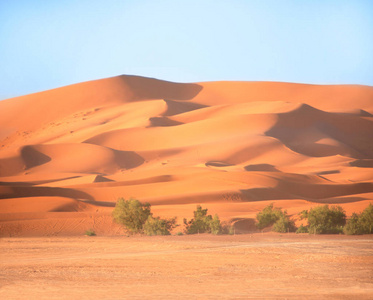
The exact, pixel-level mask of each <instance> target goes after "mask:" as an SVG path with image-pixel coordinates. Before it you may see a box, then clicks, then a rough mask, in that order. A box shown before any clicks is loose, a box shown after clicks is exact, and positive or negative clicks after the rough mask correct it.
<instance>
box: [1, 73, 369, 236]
mask: <svg viewBox="0 0 373 300" xmlns="http://www.w3.org/2000/svg"><path fill="white" fill-rule="evenodd" d="M372 114H373V87H369V86H358V85H307V84H295V83H280V82H203V83H173V82H167V81H162V80H157V79H152V78H145V77H139V76H127V75H123V76H118V77H113V78H107V79H102V80H95V81H90V82H84V83H80V84H75V85H71V86H66V87H62V88H58V89H54V90H50V91H45V92H41V93H36V94H31V95H26V96H22V97H17V98H13V99H8V100H4V101H1V102H0V235H2V236H12V235H80V234H82V233H83V232H84V231H85V230H87V229H89V228H93V229H94V230H95V231H96V232H97V233H98V234H100V233H105V234H118V233H122V231H121V229H120V228H119V227H118V226H117V225H116V224H113V223H112V220H111V215H110V214H111V211H112V209H113V206H114V205H115V202H116V199H117V198H118V197H125V198H129V197H136V198H138V199H139V200H140V201H148V202H149V203H151V204H152V206H153V211H154V213H155V214H158V215H162V216H178V217H179V221H180V222H181V221H182V219H183V218H184V217H187V218H189V217H191V216H192V212H193V210H194V208H195V205H196V204H202V205H203V206H205V207H207V208H209V211H210V212H211V213H213V214H214V213H217V214H218V215H219V216H221V218H222V220H224V221H233V222H236V223H237V222H238V220H239V222H240V224H239V223H237V227H240V230H242V232H248V231H251V230H253V229H254V228H253V227H252V226H251V225H250V224H252V222H253V218H254V217H255V214H256V213H257V212H258V211H259V210H260V209H262V208H263V207H264V206H266V205H268V204H269V203H272V202H274V203H275V205H276V206H281V207H283V208H285V209H287V210H288V211H289V213H291V214H292V215H294V217H296V215H297V213H298V212H300V211H301V210H303V209H307V208H310V207H312V206H316V205H320V204H324V203H326V204H339V205H342V206H343V207H344V208H345V209H346V211H347V213H348V214H351V213H352V212H359V211H361V210H363V209H364V208H365V207H366V206H367V205H368V203H370V202H372V201H373V163H372V162H373V115H372ZM245 224H246V225H245ZM245 226H246V227H245ZM43 228H45V229H44V230H43ZM53 228H54V229H53Z"/></svg>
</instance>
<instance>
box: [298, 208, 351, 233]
mask: <svg viewBox="0 0 373 300" xmlns="http://www.w3.org/2000/svg"><path fill="white" fill-rule="evenodd" d="M302 213H303V212H302ZM303 214H304V215H305V216H307V217H306V218H307V221H308V232H309V233H311V234H312V233H313V234H325V233H343V226H344V225H345V224H346V214H345V212H344V210H343V208H342V207H340V206H331V207H330V208H329V206H328V205H323V206H318V207H315V208H311V209H310V211H304V213H303Z"/></svg>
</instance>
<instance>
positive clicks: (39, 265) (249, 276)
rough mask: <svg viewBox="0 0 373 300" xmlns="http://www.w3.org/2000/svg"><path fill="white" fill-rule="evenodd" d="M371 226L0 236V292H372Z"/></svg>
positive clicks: (243, 295)
mask: <svg viewBox="0 0 373 300" xmlns="http://www.w3.org/2000/svg"><path fill="white" fill-rule="evenodd" d="M372 243H373V235H364V236H356V237H349V236H331V235H325V236H313V235H295V234H282V235H281V234H274V233H266V234H260V233H259V234H253V235H249V234H245V235H235V236H211V235H194V236H168V237H126V236H120V237H118V236H116V237H100V236H97V237H85V236H81V237H39V238H36V237H34V238H1V239H0V255H1V259H0V265H1V269H0V298H1V299H257V298H265V299H373V296H372V295H373V249H372V245H373V244H372Z"/></svg>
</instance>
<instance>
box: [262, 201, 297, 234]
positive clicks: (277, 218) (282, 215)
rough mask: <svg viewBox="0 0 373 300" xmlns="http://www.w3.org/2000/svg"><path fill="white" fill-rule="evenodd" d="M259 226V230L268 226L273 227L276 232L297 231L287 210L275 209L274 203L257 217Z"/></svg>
mask: <svg viewBox="0 0 373 300" xmlns="http://www.w3.org/2000/svg"><path fill="white" fill-rule="evenodd" d="M256 219H257V221H258V222H257V224H256V226H257V227H258V228H259V229H263V228H265V227H268V226H272V225H274V226H273V230H274V231H276V232H289V231H294V230H295V225H294V221H292V220H290V217H289V215H288V214H287V212H286V210H285V211H282V210H281V208H278V207H275V208H274V207H273V203H271V204H270V205H268V206H266V207H265V208H264V209H263V210H262V211H261V212H259V213H258V214H257V215H256Z"/></svg>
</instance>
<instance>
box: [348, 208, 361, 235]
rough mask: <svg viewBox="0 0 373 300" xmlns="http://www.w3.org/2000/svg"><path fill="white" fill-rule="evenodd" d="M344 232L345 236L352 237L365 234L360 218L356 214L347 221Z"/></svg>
mask: <svg viewBox="0 0 373 300" xmlns="http://www.w3.org/2000/svg"><path fill="white" fill-rule="evenodd" d="M343 231H344V233H345V234H350V235H355V234H363V233H364V229H363V226H362V224H361V220H360V216H359V215H358V214H356V213H353V214H352V216H351V218H350V219H349V220H348V221H347V223H346V226H345V227H344V229H343Z"/></svg>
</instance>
